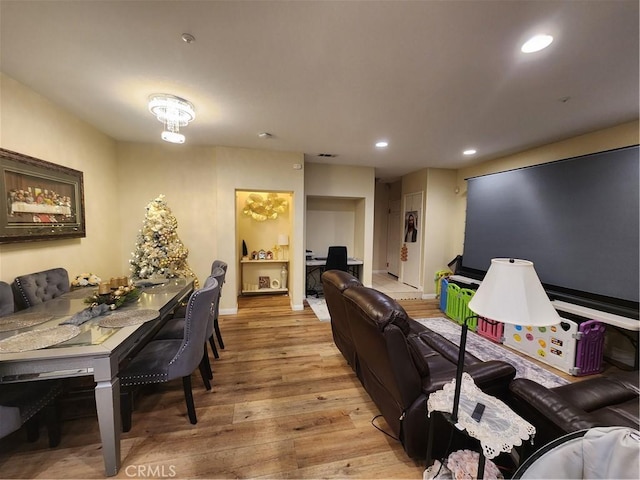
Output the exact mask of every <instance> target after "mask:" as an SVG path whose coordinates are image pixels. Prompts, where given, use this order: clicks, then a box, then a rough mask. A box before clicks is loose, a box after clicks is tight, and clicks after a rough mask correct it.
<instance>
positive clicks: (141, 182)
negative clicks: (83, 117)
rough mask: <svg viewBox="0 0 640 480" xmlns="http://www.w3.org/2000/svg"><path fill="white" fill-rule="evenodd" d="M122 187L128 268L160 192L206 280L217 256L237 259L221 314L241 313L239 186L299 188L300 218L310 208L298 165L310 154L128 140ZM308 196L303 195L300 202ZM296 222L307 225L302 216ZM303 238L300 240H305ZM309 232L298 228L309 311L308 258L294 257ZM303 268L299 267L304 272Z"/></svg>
mask: <svg viewBox="0 0 640 480" xmlns="http://www.w3.org/2000/svg"><path fill="white" fill-rule="evenodd" d="M118 160H119V170H118V172H119V175H118V178H119V187H118V196H119V197H120V199H121V201H122V202H121V204H120V210H121V216H122V222H123V224H122V231H123V233H122V242H121V256H120V259H121V262H120V264H121V266H122V268H126V265H127V264H128V263H127V262H128V260H129V259H130V258H131V252H132V251H133V248H134V247H135V242H136V236H137V232H138V230H139V228H140V226H141V225H142V221H143V220H144V209H145V206H146V205H147V204H148V203H149V202H150V201H151V200H153V199H154V198H156V197H157V196H158V195H159V194H163V195H165V200H166V201H167V204H168V205H169V207H170V208H171V210H172V212H173V214H174V215H175V216H176V219H177V220H178V236H179V237H180V239H181V240H182V242H183V243H184V244H185V246H186V247H187V248H188V249H189V258H188V262H189V265H190V267H191V268H192V270H193V271H194V272H195V273H196V276H197V277H198V279H199V280H200V282H201V283H202V282H203V281H204V279H205V278H206V277H207V276H208V275H209V273H210V270H211V262H212V261H213V260H214V259H216V258H217V259H220V260H224V261H225V262H227V263H228V264H229V269H228V271H227V275H226V283H225V287H224V290H223V295H222V300H221V304H220V310H221V313H223V314H224V313H233V312H235V311H237V296H238V292H239V290H240V274H239V265H240V257H241V256H242V249H241V245H242V239H241V238H236V220H237V217H236V191H237V190H251V191H256V190H259V191H264V190H268V191H276V192H278V191H280V192H293V200H292V202H291V206H290V215H291V219H292V221H294V222H295V221H296V215H299V212H302V207H301V206H297V205H296V202H297V201H299V203H300V204H301V203H302V197H303V193H302V188H303V185H304V182H303V179H302V172H301V171H300V170H294V169H293V167H292V165H293V164H294V163H302V162H303V156H302V154H298V153H290V152H266V151H261V150H252V149H244V148H230V147H190V146H188V144H185V145H170V144H158V145H146V144H131V143H128V144H120V145H119V146H118ZM298 199H300V200H298ZM297 222H298V223H294V224H296V225H302V219H301V218H300V219H297ZM298 237H299V238H298ZM301 239H302V232H301V231H300V232H292V234H291V238H290V239H289V240H290V246H289V254H290V255H291V257H292V258H291V272H290V275H291V280H292V283H291V285H292V286H293V289H292V291H291V292H290V297H291V304H292V307H295V308H297V309H302V308H303V305H302V298H303V297H302V294H303V292H302V287H300V286H299V284H296V283H295V282H301V278H303V277H302V274H303V272H302V270H301V269H302V268H303V264H302V262H301V261H300V260H299V259H298V260H296V259H295V258H294V257H295V255H296V254H297V252H298V251H299V249H300V248H301V247H300V246H299V245H301V244H302V240H301ZM296 269H297V271H296Z"/></svg>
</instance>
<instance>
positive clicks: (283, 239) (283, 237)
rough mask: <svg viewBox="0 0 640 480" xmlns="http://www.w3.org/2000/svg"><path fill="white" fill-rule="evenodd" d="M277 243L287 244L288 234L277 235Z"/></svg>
mask: <svg viewBox="0 0 640 480" xmlns="http://www.w3.org/2000/svg"><path fill="white" fill-rule="evenodd" d="M278 245H280V246H283V245H289V235H284V234H280V235H278Z"/></svg>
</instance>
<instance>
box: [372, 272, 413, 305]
mask: <svg viewBox="0 0 640 480" xmlns="http://www.w3.org/2000/svg"><path fill="white" fill-rule="evenodd" d="M371 282H372V286H373V288H375V289H376V290H380V291H381V292H384V293H386V294H387V295H389V296H390V297H391V298H395V299H396V300H416V299H418V300H419V299H421V298H422V292H420V290H418V289H417V288H415V287H412V286H411V285H407V284H406V283H402V282H400V281H398V279H397V278H396V277H394V276H393V275H390V274H388V273H386V272H384V271H375V272H373V275H372V278H371Z"/></svg>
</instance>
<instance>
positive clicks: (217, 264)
mask: <svg viewBox="0 0 640 480" xmlns="http://www.w3.org/2000/svg"><path fill="white" fill-rule="evenodd" d="M216 268H221V269H222V270H223V271H224V275H223V276H222V283H220V296H221V297H222V286H223V284H224V282H225V277H226V275H227V264H226V262H223V261H222V260H214V262H213V264H212V265H211V274H212V275H213V271H214V270H215V269H216ZM219 307H220V301H218V303H217V304H216V311H215V312H213V330H214V331H215V333H216V338H217V339H218V345H220V349H221V350H224V342H223V341H222V333H220V326H219V325H218V314H219ZM209 342H211V344H212V345H211V348H212V349H213V354H214V355H215V357H216V358H218V355H216V353H217V350H216V347H215V345H213V337H210V338H209Z"/></svg>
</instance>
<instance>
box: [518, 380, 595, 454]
mask: <svg viewBox="0 0 640 480" xmlns="http://www.w3.org/2000/svg"><path fill="white" fill-rule="evenodd" d="M509 390H510V393H511V396H510V399H509V403H510V406H511V407H512V408H513V409H514V410H515V412H516V413H518V415H520V416H522V417H524V418H525V419H526V420H527V421H528V422H530V423H532V424H533V425H534V426H535V427H536V430H539V431H540V432H539V433H541V434H542V436H543V438H542V439H543V441H545V443H546V442H547V441H550V440H552V439H553V438H557V437H559V436H561V435H564V434H566V433H570V432H574V431H576V430H582V429H586V428H591V427H594V426H596V422H595V421H594V420H593V419H592V418H591V416H590V415H589V414H588V413H587V412H585V411H584V410H582V409H580V408H577V407H575V406H574V405H572V404H571V403H569V402H568V401H567V400H565V399H564V398H562V397H561V396H560V395H558V393H556V392H554V391H553V390H552V389H549V388H547V387H544V386H542V385H540V384H538V383H536V382H534V381H533V380H529V379H527V378H517V379H515V380H514V381H513V382H511V385H510V386H509ZM549 436H551V437H552V438H547V437H549Z"/></svg>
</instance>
